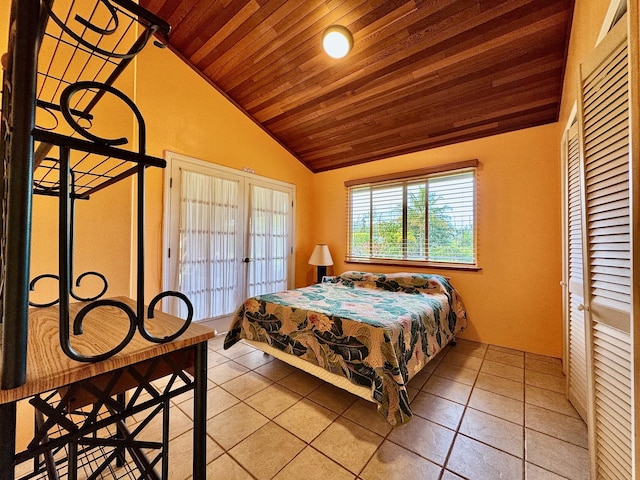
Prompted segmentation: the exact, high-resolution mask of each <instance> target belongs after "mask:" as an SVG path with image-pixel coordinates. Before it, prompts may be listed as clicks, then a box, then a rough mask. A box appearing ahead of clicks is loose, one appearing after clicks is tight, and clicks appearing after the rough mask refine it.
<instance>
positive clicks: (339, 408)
mask: <svg viewBox="0 0 640 480" xmlns="http://www.w3.org/2000/svg"><path fill="white" fill-rule="evenodd" d="M307 398H309V400H313V401H314V402H316V403H319V404H320V405H322V406H323V407H325V408H328V409H329V410H333V411H334V412H336V413H342V412H344V411H345V410H346V409H347V408H349V407H350V406H351V405H353V402H355V401H356V400H357V399H358V396H357V395H354V394H353V393H349V392H347V391H346V390H343V389H341V388H338V387H335V386H333V385H331V384H330V383H325V384H323V385H320V387H318V388H317V389H315V390H314V391H313V392H311V393H310V394H309V396H308V397H307Z"/></svg>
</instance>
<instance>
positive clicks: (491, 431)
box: [460, 408, 524, 458]
mask: <svg viewBox="0 0 640 480" xmlns="http://www.w3.org/2000/svg"><path fill="white" fill-rule="evenodd" d="M460 433H463V434H465V435H466V436H468V437H471V438H473V439H475V440H478V441H480V442H482V443H486V444H488V445H490V446H492V447H495V448H497V449H499V450H502V451H505V452H507V453H510V454H511V455H514V456H516V457H519V458H522V452H523V446H524V445H523V441H524V431H523V429H522V425H518V424H515V423H511V422H508V421H507V420H503V419H501V418H498V417H494V416H493V415H489V414H488V413H483V412H480V411H478V410H474V409H473V408H468V409H467V410H466V412H465V414H464V418H463V419H462V423H461V424H460Z"/></svg>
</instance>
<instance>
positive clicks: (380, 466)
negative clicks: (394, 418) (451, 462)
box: [360, 441, 442, 480]
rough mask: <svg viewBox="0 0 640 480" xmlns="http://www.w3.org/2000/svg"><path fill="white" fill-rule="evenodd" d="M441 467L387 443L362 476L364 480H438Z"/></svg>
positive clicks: (382, 446) (374, 456)
mask: <svg viewBox="0 0 640 480" xmlns="http://www.w3.org/2000/svg"><path fill="white" fill-rule="evenodd" d="M441 470H442V468H441V467H439V466H438V465H436V464H434V463H431V462H429V461H428V460H425V459H424V458H422V457H419V456H418V455H416V454H415V453H413V452H410V451H409V450H406V449H404V448H402V447H400V446H398V445H396V444H395V443H391V442H389V441H385V442H383V443H382V445H380V448H378V450H377V451H376V453H374V454H373V457H371V460H369V463H368V464H367V466H366V467H365V468H364V470H363V471H362V473H361V474H360V478H362V479H363V480H406V479H409V478H411V479H423V480H438V478H439V477H440V471H441Z"/></svg>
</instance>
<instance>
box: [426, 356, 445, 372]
mask: <svg viewBox="0 0 640 480" xmlns="http://www.w3.org/2000/svg"><path fill="white" fill-rule="evenodd" d="M442 357H444V353H443V352H440V353H438V354H436V356H435V357H433V358H431V360H429V362H428V363H427V364H426V365H425V366H424V367H422V370H420V371H421V372H424V373H433V371H434V370H435V369H436V368H438V365H440V362H441V361H442Z"/></svg>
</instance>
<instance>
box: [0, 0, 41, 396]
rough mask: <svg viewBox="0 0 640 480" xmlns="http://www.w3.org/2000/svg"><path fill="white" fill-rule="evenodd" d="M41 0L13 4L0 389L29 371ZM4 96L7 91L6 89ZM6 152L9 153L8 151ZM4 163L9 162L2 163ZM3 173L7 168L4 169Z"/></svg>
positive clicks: (18, 381)
mask: <svg viewBox="0 0 640 480" xmlns="http://www.w3.org/2000/svg"><path fill="white" fill-rule="evenodd" d="M39 16H40V8H39V1H38V0H20V1H17V0H15V1H14V2H13V5H12V12H11V20H12V21H14V22H15V27H14V30H15V42H14V43H13V45H12V46H11V48H12V50H11V51H12V58H11V59H9V62H10V65H9V71H10V75H11V77H10V81H11V84H12V90H11V112H10V113H9V114H10V115H11V116H12V122H11V127H12V130H11V133H10V139H9V142H10V147H9V152H8V155H9V159H8V160H9V164H10V168H9V171H8V172H6V171H3V172H2V173H3V174H4V175H5V176H8V191H6V192H4V193H5V195H6V197H7V200H6V201H7V212H6V215H7V218H6V231H4V232H2V235H3V236H4V237H5V239H6V250H5V253H6V270H5V272H3V273H4V275H5V277H4V292H3V295H2V299H3V306H2V322H3V329H4V341H3V350H2V355H3V357H2V381H1V388H3V389H10V388H15V387H18V386H20V385H22V384H24V383H25V381H26V372H27V325H28V322H27V315H28V309H29V269H30V257H31V214H32V203H31V202H32V192H31V189H32V188H33V187H32V184H33V139H32V138H31V131H32V130H33V127H34V121H35V105H36V75H37V57H38V22H36V21H34V19H37V18H39ZM5 93H7V92H6V89H5ZM5 154H6V153H5ZM4 161H5V162H6V159H5V160H4ZM3 170H4V168H3Z"/></svg>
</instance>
